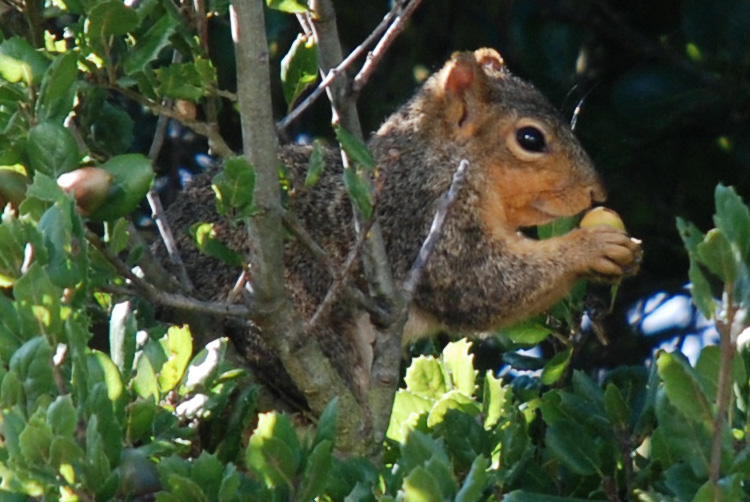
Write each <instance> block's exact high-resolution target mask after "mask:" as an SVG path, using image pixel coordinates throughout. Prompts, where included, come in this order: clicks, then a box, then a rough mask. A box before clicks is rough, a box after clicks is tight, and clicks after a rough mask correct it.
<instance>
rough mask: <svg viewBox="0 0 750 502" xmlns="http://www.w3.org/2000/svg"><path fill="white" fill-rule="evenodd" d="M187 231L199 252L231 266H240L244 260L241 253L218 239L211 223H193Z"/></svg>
mask: <svg viewBox="0 0 750 502" xmlns="http://www.w3.org/2000/svg"><path fill="white" fill-rule="evenodd" d="M189 231H190V235H191V236H192V237H193V239H194V240H195V243H196V245H197V247H198V250H199V251H200V252H201V253H203V254H206V255H208V256H213V257H214V258H216V259H218V260H221V261H223V262H224V263H226V264H227V265H231V266H233V267H241V266H242V264H243V263H244V262H245V260H244V258H243V257H242V255H241V254H239V253H237V252H236V251H234V250H233V249H231V248H230V247H229V246H227V245H226V244H224V243H223V242H221V241H220V240H219V239H218V237H217V235H216V230H215V229H214V224H213V223H194V224H193V225H191V226H190V229H189Z"/></svg>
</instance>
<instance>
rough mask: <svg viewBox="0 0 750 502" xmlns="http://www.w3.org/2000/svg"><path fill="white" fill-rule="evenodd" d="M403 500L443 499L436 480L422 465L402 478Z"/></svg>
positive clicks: (426, 500) (414, 501) (417, 501)
mask: <svg viewBox="0 0 750 502" xmlns="http://www.w3.org/2000/svg"><path fill="white" fill-rule="evenodd" d="M402 489H403V493H404V496H403V500H404V501H405V502H434V501H435V500H445V497H444V496H443V492H442V490H441V489H440V485H439V484H438V482H437V480H436V479H435V478H434V477H433V476H432V474H430V473H429V472H427V470H426V469H425V468H424V467H417V468H416V469H413V470H412V471H411V472H410V473H409V475H408V476H407V477H406V479H404V484H403V488H402Z"/></svg>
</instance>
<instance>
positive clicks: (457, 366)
mask: <svg viewBox="0 0 750 502" xmlns="http://www.w3.org/2000/svg"><path fill="white" fill-rule="evenodd" d="M470 349H471V342H469V341H468V340H466V338H463V339H461V340H459V341H456V342H451V343H449V344H448V345H446V347H445V348H444V349H443V364H444V365H445V368H446V369H447V370H448V374H449V376H450V378H451V383H452V384H453V387H455V388H457V389H458V390H459V391H461V392H463V393H464V394H465V395H466V396H469V397H471V396H473V395H474V387H475V385H474V382H475V380H476V377H477V373H478V372H477V371H476V370H474V355H473V354H470V353H469V350H470Z"/></svg>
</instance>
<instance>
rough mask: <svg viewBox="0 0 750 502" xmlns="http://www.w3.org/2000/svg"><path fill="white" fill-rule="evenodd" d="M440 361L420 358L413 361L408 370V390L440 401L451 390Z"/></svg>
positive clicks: (406, 377)
mask: <svg viewBox="0 0 750 502" xmlns="http://www.w3.org/2000/svg"><path fill="white" fill-rule="evenodd" d="M445 377H446V375H445V373H444V372H443V368H442V365H441V364H440V361H438V360H437V359H435V358H434V357H425V356H420V357H418V358H416V359H414V360H412V363H411V365H410V366H409V368H408V369H407V370H406V376H405V377H404V382H405V383H406V389H407V390H408V391H409V392H411V393H413V394H416V395H418V396H421V397H424V398H428V399H433V400H434V399H439V398H440V397H442V395H443V394H445V393H446V392H447V391H448V389H449V383H448V382H446V380H445Z"/></svg>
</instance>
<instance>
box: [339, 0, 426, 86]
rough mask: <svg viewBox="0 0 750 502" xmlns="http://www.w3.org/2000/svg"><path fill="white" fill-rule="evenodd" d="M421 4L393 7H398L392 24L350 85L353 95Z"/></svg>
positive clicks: (418, 0) (363, 83)
mask: <svg viewBox="0 0 750 502" xmlns="http://www.w3.org/2000/svg"><path fill="white" fill-rule="evenodd" d="M421 2H422V0H411V2H409V4H408V5H407V6H406V7H403V6H404V3H403V2H399V4H397V5H396V6H394V9H395V8H396V7H398V9H399V13H398V15H397V16H396V19H395V20H394V21H393V23H392V24H391V25H390V26H389V27H388V30H387V31H386V32H385V35H383V38H381V39H380V41H378V44H377V45H376V46H375V48H374V49H373V50H372V52H370V53H369V54H368V55H367V60H366V61H365V64H364V65H363V66H362V68H361V69H360V70H359V73H357V76H356V77H354V81H353V83H352V92H353V93H354V94H358V93H359V91H361V90H362V88H363V87H364V86H365V85H366V84H367V81H368V80H370V76H371V75H372V72H373V71H374V70H375V68H376V67H377V65H378V63H380V60H381V59H383V56H384V55H385V53H386V51H387V50H388V48H389V47H390V46H391V44H392V43H393V41H394V40H396V37H398V35H399V34H400V33H401V32H402V31H404V24H405V23H406V20H407V19H409V18H410V17H411V15H412V14H413V13H414V11H415V10H417V7H419V4H420V3H421ZM391 12H393V11H391Z"/></svg>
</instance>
